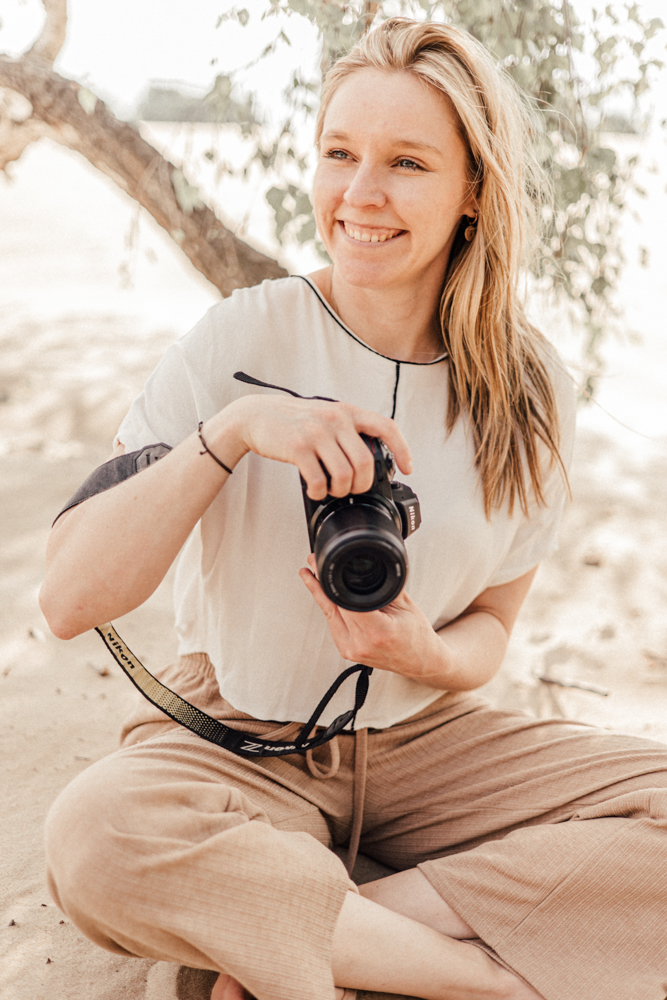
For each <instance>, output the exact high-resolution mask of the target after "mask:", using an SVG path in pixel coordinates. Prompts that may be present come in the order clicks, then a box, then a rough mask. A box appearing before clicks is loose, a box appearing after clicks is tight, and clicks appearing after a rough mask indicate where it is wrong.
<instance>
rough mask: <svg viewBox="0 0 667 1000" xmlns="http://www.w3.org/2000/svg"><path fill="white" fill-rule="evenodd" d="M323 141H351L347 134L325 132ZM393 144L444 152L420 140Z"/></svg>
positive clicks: (397, 140)
mask: <svg viewBox="0 0 667 1000" xmlns="http://www.w3.org/2000/svg"><path fill="white" fill-rule="evenodd" d="M322 139H326V140H327V141H330V140H332V139H338V140H340V141H341V142H348V141H349V140H350V136H349V135H347V133H346V132H325V133H324V135H323V136H322ZM393 144H394V145H395V146H402V147H404V148H405V147H407V148H409V149H422V150H430V151H431V152H432V153H437V154H438V155H439V156H442V151H441V150H440V149H438V147H437V146H432V145H431V144H430V143H428V142H421V141H420V140H419V139H394V140H393Z"/></svg>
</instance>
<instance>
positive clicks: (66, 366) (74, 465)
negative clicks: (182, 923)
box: [0, 143, 667, 1000]
mask: <svg viewBox="0 0 667 1000" xmlns="http://www.w3.org/2000/svg"><path fill="white" fill-rule="evenodd" d="M658 154H660V149H657V150H656V149H650V148H649V149H648V150H647V151H646V158H647V162H649V163H650V162H651V159H652V157H653V156H654V155H655V156H657V155H658ZM14 173H15V177H16V180H15V182H14V183H13V184H12V185H8V184H5V183H3V182H2V181H1V180H0V245H1V246H2V251H1V253H0V540H1V541H0V696H1V697H2V705H3V710H4V711H3V723H2V728H1V729H0V740H1V741H2V757H1V758H0V760H1V763H0V796H1V798H0V801H2V804H3V807H2V811H1V815H0V872H1V879H2V882H1V884H2V895H1V898H0V910H1V913H0V955H1V956H2V958H1V960H0V1000H35V998H37V1000H41V998H46V997H48V998H50V1000H61V998H62V1000H65V998H67V1000H70V998H71V1000H79V998H83V997H85V998H87V1000H88V998H90V1000H121V998H122V1000H144V998H146V1000H165V998H167V997H169V996H176V995H180V996H181V997H183V998H184V1000H185V998H186V997H189V998H190V1000H194V998H195V996H197V995H198V994H197V989H196V988H195V987H194V986H193V987H191V988H189V987H187V985H184V984H183V983H182V984H181V987H180V989H177V988H176V986H175V985H174V981H173V976H174V970H172V969H169V968H168V967H165V966H160V965H154V964H153V963H150V962H145V961H142V960H138V959H119V958H117V957H115V956H112V955H108V954H106V953H104V952H102V951H100V950H98V949H97V948H95V947H94V946H93V945H91V944H89V943H88V942H87V941H85V940H84V939H83V938H82V936H81V935H80V934H79V933H78V931H77V930H76V929H75V928H74V927H73V926H71V924H70V923H69V922H68V921H63V918H62V915H61V914H60V913H59V912H58V910H57V909H56V907H55V906H54V905H53V903H52V902H51V900H50V898H49V896H48V893H47V889H46V885H45V880H44V873H43V856H42V825H43V820H44V816H45V814H46V811H47V809H48V807H49V805H50V803H51V802H52V801H53V799H54V798H55V796H56V794H57V793H58V791H59V790H60V789H61V788H62V787H63V786H64V785H65V784H66V783H67V782H68V781H70V780H71V779H72V778H73V777H74V776H75V775H76V774H78V773H79V772H80V771H81V770H82V769H84V768H86V767H87V766H88V765H89V763H90V762H92V761H95V760H97V759H99V758H100V757H102V756H104V755H105V754H107V753H109V752H110V751H111V750H113V749H114V748H115V746H116V742H117V732H118V729H119V724H120V720H121V719H122V717H123V716H124V714H125V713H126V712H127V711H128V709H129V707H130V706H131V704H132V702H133V699H134V697H135V694H134V691H133V689H132V688H131V686H130V684H129V683H128V682H127V681H126V680H125V678H124V677H122V676H120V674H119V671H118V670H117V669H116V667H115V665H114V664H113V663H112V662H111V661H110V658H109V657H108V654H107V653H106V651H105V650H104V648H103V647H102V644H101V642H100V640H99V639H98V638H97V637H96V636H95V635H94V634H92V633H91V634H87V635H84V636H81V637H80V638H78V639H75V640H73V641H71V642H68V643H65V642H61V641H59V640H57V639H55V638H54V637H52V636H51V635H50V633H49V632H48V629H47V627H46V624H45V622H44V620H43V618H42V616H41V614H40V611H39V609H38V606H37V601H36V597H37V592H38V588H39V584H40V580H41V576H42V572H43V560H44V556H43V552H44V545H45V540H46V537H47V534H48V529H49V524H50V522H51V520H52V519H53V517H54V515H55V513H56V512H57V511H58V510H59V509H60V507H61V506H62V505H63V503H64V502H65V501H66V499H67V498H68V497H69V496H70V495H71V493H72V492H73V491H74V489H75V488H76V487H77V486H78V485H79V483H80V482H81V481H82V480H83V479H84V478H85V476H86V475H87V474H88V472H89V471H90V469H91V468H92V467H93V466H95V465H96V464H99V462H100V461H102V460H104V458H105V457H106V456H107V454H108V450H109V441H110V439H111V437H112V435H113V432H114V430H115V427H116V425H117V423H118V421H119V419H120V418H121V416H122V415H123V412H124V411H125V409H126V407H127V405H128V403H129V401H130V400H131V398H132V396H133V395H134V393H135V392H136V391H138V389H139V388H140V386H141V383H142V381H143V379H144V378H145V376H146V375H147V374H148V372H149V371H150V369H151V367H152V366H153V364H154V363H155V361H156V360H157V358H158V357H159V355H160V353H161V352H162V351H163V350H164V348H165V347H166V345H167V344H168V343H169V342H170V341H171V340H172V339H173V338H174V337H175V336H177V335H178V334H179V333H181V332H183V331H184V330H185V329H187V328H188V326H189V325H190V324H191V323H192V322H194V321H195V320H196V319H197V318H198V317H199V316H200V315H201V313H202V312H203V311H204V309H205V308H207V306H208V305H209V304H211V303H212V302H214V301H215V300H216V299H217V297H218V296H217V293H216V292H215V290H213V289H211V288H210V286H208V285H207V284H206V283H205V282H203V281H202V279H201V278H200V277H199V276H198V275H197V274H196V272H194V271H193V270H192V268H190V267H189V265H188V264H187V262H184V261H183V260H182V259H181V258H180V255H179V253H178V251H177V250H176V249H175V248H174V247H173V245H171V244H170V243H169V241H168V240H167V239H165V238H164V237H163V236H162V234H161V233H160V231H159V230H157V228H156V227H154V226H153V225H152V224H151V223H150V220H144V219H143V218H142V220H141V231H140V238H139V241H138V242H137V241H136V240H135V241H134V243H133V245H132V246H131V247H130V248H129V249H128V247H127V246H126V243H127V242H128V241H127V239H126V238H127V236H128V233H129V232H130V227H131V226H132V222H133V219H134V218H135V212H134V208H133V206H132V205H131V203H129V202H128V201H127V200H126V199H125V198H124V197H123V196H121V195H120V194H119V193H118V192H116V190H115V189H114V188H113V187H112V185H111V184H108V183H107V182H106V181H105V180H104V179H102V178H100V177H98V176H97V175H95V174H94V172H93V171H92V170H91V169H90V168H88V167H87V165H85V164H83V163H82V162H81V161H80V160H79V159H78V158H77V157H75V156H73V155H71V154H68V153H66V152H64V151H62V150H59V149H56V148H55V147H53V146H50V145H49V144H48V143H42V144H40V145H39V146H36V147H33V148H32V149H30V150H29V151H28V153H27V154H26V155H25V157H24V159H23V160H22V161H21V162H20V163H19V164H17V165H16V167H15V169H14ZM644 180H645V184H646V186H647V187H648V190H649V201H648V203H644V207H642V205H639V210H640V212H641V213H642V216H641V217H640V219H639V220H632V219H631V220H629V221H628V225H627V233H626V237H627V248H626V252H627V256H628V260H629V264H628V271H627V275H626V280H625V284H624V288H623V294H622V298H623V302H624V305H625V307H626V317H627V327H628V328H629V329H630V330H635V331H638V332H639V334H641V337H642V338H643V339H642V342H641V343H634V342H633V341H632V338H630V337H625V338H622V339H620V340H618V341H615V342H613V343H610V345H609V347H608V348H607V357H608V365H609V368H608V372H609V373H608V378H607V379H606V380H605V382H604V385H603V387H602V390H601V393H600V402H601V403H602V405H603V406H604V407H605V409H606V410H607V411H609V412H611V413H612V414H614V416H615V417H617V418H618V419H620V420H621V421H622V422H623V423H625V424H627V425H629V426H630V427H633V428H635V430H637V431H640V432H641V433H642V434H644V435H647V436H640V434H637V433H633V432H631V431H629V430H627V429H624V428H623V427H621V426H620V425H619V424H617V423H616V422H615V421H614V420H613V419H612V418H611V417H609V416H607V415H606V414H605V413H604V412H603V411H602V410H600V409H597V408H592V409H589V410H587V411H585V412H584V413H583V414H582V417H581V420H580V434H579V440H578V445H577V452H576V456H575V462H574V469H573V474H572V486H573V492H574V502H573V503H572V505H571V506H570V507H569V509H568V512H567V514H566V517H565V520H564V524H563V528H562V532H561V547H560V549H559V551H558V552H557V553H556V554H555V555H554V556H553V557H552V558H551V559H549V560H548V561H546V562H545V563H544V564H543V566H542V567H541V569H540V571H539V574H538V577H537V580H536V583H535V585H534V588H533V590H532V592H531V594H530V596H529V598H528V601H527V603H526V606H525V609H524V611H523V613H522V617H521V619H520V622H519V624H518V625H517V628H516V631H515V635H514V637H513V640H512V644H511V648H510V650H509V652H508V655H507V659H506V663H505V665H504V667H503V669H502V671H501V674H500V675H499V677H498V678H497V679H496V680H495V681H494V682H493V684H492V685H490V687H489V694H490V696H491V697H492V698H493V699H494V700H495V701H496V702H497V703H499V704H503V705H514V706H517V707H520V708H525V709H527V710H528V711H531V712H534V713H536V714H538V715H547V714H553V713H557V714H563V715H567V716H570V717H574V718H576V719H579V720H581V721H586V722H590V723H594V724H596V725H600V726H604V727H607V728H621V729H624V730H626V731H630V732H633V733H636V734H642V733H643V734H646V735H650V736H652V737H654V738H658V739H665V740H666V741H667V538H666V535H665V528H664V525H665V522H666V518H667V447H666V445H665V442H667V407H666V406H665V399H664V393H665V385H666V383H667V337H665V334H664V317H665V315H666V312H667V301H666V300H667V288H666V287H665V278H664V274H665V267H664V265H665V259H666V255H665V251H664V248H663V246H662V243H661V234H662V233H664V231H665V223H667V199H666V198H665V193H664V177H663V178H662V179H661V178H660V176H659V175H657V174H651V173H649V172H647V173H646V177H645V178H644ZM223 200H224V192H223ZM239 211H240V210H239ZM243 212H244V213H245V208H244V209H243ZM238 218H239V219H240V218H241V214H239V216H238ZM129 242H130V243H132V241H131V240H130V241H129ZM264 242H265V243H267V244H268V243H269V242H270V241H269V239H268V237H266V239H265V240H264ZM640 245H643V246H646V247H647V248H648V250H649V252H650V255H651V264H650V266H649V268H648V269H644V270H642V269H640V268H639V267H638V265H637V257H638V247H639V246H640ZM122 264H126V265H128V266H129V268H130V271H131V274H132V277H133V282H134V287H133V288H122V287H121V285H122V282H121V275H120V274H119V267H120V265H122ZM297 266H299V267H304V266H305V265H304V264H303V262H301V263H299V262H298V261H297ZM554 329H558V326H557V324H556V323H555V322H554ZM169 587H170V581H169V579H167V580H166V581H165V583H164V584H163V585H162V586H161V587H160V589H159V591H158V592H157V593H156V595H155V596H154V597H153V598H152V599H151V601H150V602H149V603H148V604H147V605H146V606H145V607H143V608H141V609H140V610H139V611H137V612H135V613H133V614H132V615H130V616H128V618H127V620H124V621H121V622H119V623H118V627H119V629H120V631H121V633H122V634H123V636H124V637H125V638H126V639H127V641H128V642H129V644H130V646H131V647H132V648H133V649H134V650H135V651H136V652H137V653H138V655H139V656H140V657H141V658H142V659H143V660H144V661H145V662H146V664H147V665H148V667H149V668H150V667H151V666H157V665H158V664H160V663H162V662H164V661H165V659H167V658H169V657H170V656H171V654H172V651H173V648H174V636H173V632H172V629H171V622H170V592H169ZM537 675H540V676H541V677H543V678H547V679H551V681H552V682H553V681H557V682H561V683H565V684H570V683H575V684H584V685H588V686H589V687H591V688H593V689H594V690H582V689H579V688H571V687H562V686H558V685H556V684H554V683H545V681H544V680H539V679H538V676H537ZM603 692H606V694H604V693H603ZM170 976H171V978H170Z"/></svg>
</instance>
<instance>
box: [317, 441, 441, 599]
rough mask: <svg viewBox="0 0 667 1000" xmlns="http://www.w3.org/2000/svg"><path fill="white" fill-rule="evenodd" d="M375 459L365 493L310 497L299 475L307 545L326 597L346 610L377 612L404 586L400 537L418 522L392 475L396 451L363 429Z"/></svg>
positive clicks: (414, 504)
mask: <svg viewBox="0 0 667 1000" xmlns="http://www.w3.org/2000/svg"><path fill="white" fill-rule="evenodd" d="M361 437H362V438H363V440H364V442H365V443H366V445H367V447H368V448H369V450H370V452H371V454H372V456H373V460H374V463H375V473H374V477H373V485H372V486H371V488H370V489H369V490H367V491H366V492H365V493H349V494H348V495H347V496H346V497H332V496H330V495H327V496H326V497H325V498H324V500H311V499H310V497H309V496H308V494H307V493H306V484H305V483H304V481H303V479H301V489H302V492H303V503H304V507H305V510H306V522H307V524H308V538H309V540H310V550H311V552H313V553H314V555H315V562H316V565H317V574H318V576H319V580H320V583H321V585H322V589H323V590H324V592H325V594H326V595H327V597H329V598H330V599H331V600H332V601H333V602H334V603H335V604H337V605H338V606H339V607H341V608H347V610H348V611H377V610H378V608H384V607H385V605H387V604H390V603H391V602H392V601H393V600H394V599H395V598H396V597H398V595H399V594H400V592H401V590H402V589H403V587H404V586H405V580H406V577H407V573H408V557H407V553H406V551H405V545H404V544H403V539H404V538H407V537H408V535H411V534H412V533H413V531H416V530H417V528H418V527H419V525H420V524H421V512H420V509H419V500H418V499H417V497H416V495H415V494H414V493H413V491H412V490H411V489H410V487H409V486H405V485H404V484H403V483H395V482H394V481H393V480H394V472H395V465H394V456H393V455H392V453H391V452H390V451H389V449H388V448H387V446H386V444H385V443H384V441H381V440H380V438H376V437H370V436H369V435H367V434H362V435H361Z"/></svg>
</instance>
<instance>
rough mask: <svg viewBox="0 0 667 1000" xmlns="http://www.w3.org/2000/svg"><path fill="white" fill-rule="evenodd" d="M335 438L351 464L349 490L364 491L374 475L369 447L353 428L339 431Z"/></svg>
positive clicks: (373, 465) (370, 484)
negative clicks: (351, 475)
mask: <svg viewBox="0 0 667 1000" xmlns="http://www.w3.org/2000/svg"><path fill="white" fill-rule="evenodd" d="M337 440H338V444H339V445H340V447H341V448H342V450H343V451H344V452H345V454H346V456H347V460H348V462H349V463H350V465H351V466H352V471H353V477H352V483H351V485H350V490H349V492H350V493H365V492H366V491H367V490H370V488H371V486H372V485H373V478H374V475H375V463H374V462H373V456H372V455H371V452H370V448H369V447H368V445H367V444H366V442H365V441H364V440H363V438H361V437H359V435H358V434H357V432H356V431H355V430H354V429H353V428H349V429H345V430H343V431H341V433H340V434H339V435H338V439H337Z"/></svg>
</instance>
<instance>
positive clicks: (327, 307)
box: [293, 274, 448, 368]
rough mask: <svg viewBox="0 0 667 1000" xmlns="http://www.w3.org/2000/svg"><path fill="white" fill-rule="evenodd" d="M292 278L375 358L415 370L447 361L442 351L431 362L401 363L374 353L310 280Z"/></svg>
mask: <svg viewBox="0 0 667 1000" xmlns="http://www.w3.org/2000/svg"><path fill="white" fill-rule="evenodd" d="M293 277H295V278H301V279H302V280H303V281H305V282H306V284H307V285H308V287H309V288H310V289H312V291H313V292H314V293H315V295H316V296H317V298H318V300H319V302H320V304H321V305H322V307H323V308H324V309H325V310H326V312H328V314H329V315H330V316H331V318H332V319H333V320H334V322H335V323H337V324H338V326H339V327H340V328H341V329H342V330H344V331H345V333H346V334H347V335H348V337H352V339H353V340H356V342H357V343H358V344H360V345H361V346H362V347H365V348H366V350H367V351H370V352H371V353H372V354H377V356H378V357H379V358H385V360H387V361H391V363H392V364H394V365H414V366H415V367H417V368H428V367H429V366H430V365H438V364H440V362H441V361H445V360H446V359H447V357H448V353H447V351H444V352H443V354H441V355H439V357H437V358H434V359H433V361H402V360H399V358H390V357H389V355H387V354H382V353H381V352H380V351H376V350H375V348H374V347H371V346H370V344H367V343H366V341H365V340H362V339H361V337H358V336H357V335H356V333H354V332H353V331H352V330H350V328H349V326H347V325H346V324H345V323H344V322H343V321H342V319H341V318H340V316H339V315H338V313H337V312H335V310H334V309H332V308H331V306H330V305H329V303H328V302H327V300H326V299H325V298H324V296H323V295H322V293H321V292H320V290H319V288H318V287H317V285H315V284H314V282H312V281H311V280H310V278H307V277H306V275H305V274H295V275H293Z"/></svg>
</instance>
